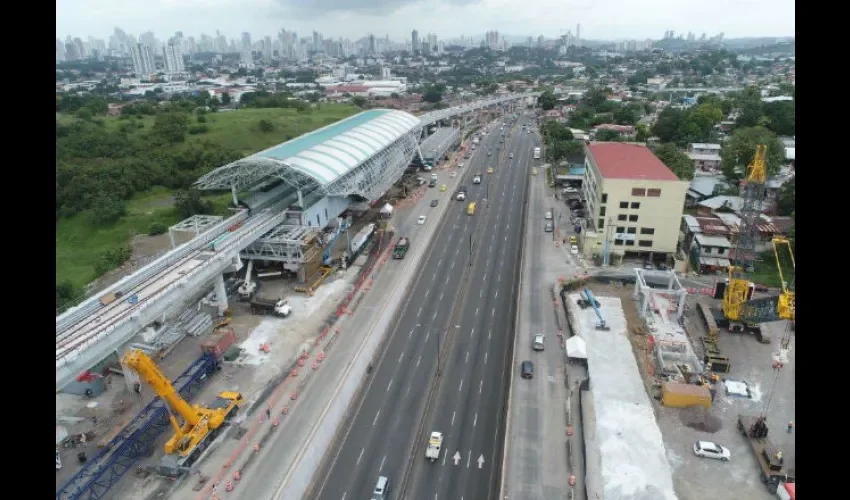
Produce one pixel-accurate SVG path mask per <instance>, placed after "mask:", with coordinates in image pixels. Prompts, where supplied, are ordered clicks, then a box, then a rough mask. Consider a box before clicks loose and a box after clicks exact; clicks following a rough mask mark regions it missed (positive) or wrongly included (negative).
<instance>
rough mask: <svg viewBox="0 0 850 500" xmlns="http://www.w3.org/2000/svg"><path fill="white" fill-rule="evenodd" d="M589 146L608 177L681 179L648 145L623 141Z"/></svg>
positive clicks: (600, 168) (651, 179)
mask: <svg viewBox="0 0 850 500" xmlns="http://www.w3.org/2000/svg"><path fill="white" fill-rule="evenodd" d="M587 148H588V150H589V151H590V154H591V155H592V156H593V161H594V163H595V164H596V167H597V168H598V169H599V173H600V174H602V177H604V178H606V179H633V180H647V181H677V180H679V178H678V177H676V175H675V174H674V173H673V172H671V171H670V169H669V168H667V166H666V165H664V164H663V163H661V160H659V159H658V157H656V156H655V155H654V154H652V151H650V150H649V149H647V148H646V146H641V145H638V144H625V143H622V142H592V143H590V145H588V147H587Z"/></svg>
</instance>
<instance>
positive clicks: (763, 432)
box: [738, 415, 794, 493]
mask: <svg viewBox="0 0 850 500" xmlns="http://www.w3.org/2000/svg"><path fill="white" fill-rule="evenodd" d="M738 430H739V431H740V432H741V435H742V436H744V437H745V438H746V439H747V441H749V442H750V446H751V447H752V449H753V452H754V453H755V454H756V462H758V464H759V467H760V468H761V482H762V483H764V485H765V487H767V490H768V491H769V492H771V493H776V490H777V489H778V488H779V484H780V483H783V482H785V483H793V482H794V469H793V467H789V466H788V465H787V464H786V463H785V462H786V460H785V457H783V456H782V450H781V448H780V447H778V446H776V445H774V444H773V443H772V442H771V441H770V440H769V439H768V438H767V419H766V418H765V417H752V416H747V415H738Z"/></svg>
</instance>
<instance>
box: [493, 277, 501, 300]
mask: <svg viewBox="0 0 850 500" xmlns="http://www.w3.org/2000/svg"><path fill="white" fill-rule="evenodd" d="M501 278H502V273H499V279H501ZM498 297H499V291H498V290H496V295H493V298H494V299H495V298H498Z"/></svg>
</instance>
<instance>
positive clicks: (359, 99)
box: [351, 95, 366, 108]
mask: <svg viewBox="0 0 850 500" xmlns="http://www.w3.org/2000/svg"><path fill="white" fill-rule="evenodd" d="M351 104H354V105H355V106H357V107H358V108H362V107H364V106H366V98H365V97H363V96H360V95H356V96H354V97H352V98H351Z"/></svg>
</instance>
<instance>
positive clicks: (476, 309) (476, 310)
mask: <svg viewBox="0 0 850 500" xmlns="http://www.w3.org/2000/svg"><path fill="white" fill-rule="evenodd" d="M475 315H476V316H478V308H477V307H476V308H475Z"/></svg>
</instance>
